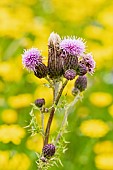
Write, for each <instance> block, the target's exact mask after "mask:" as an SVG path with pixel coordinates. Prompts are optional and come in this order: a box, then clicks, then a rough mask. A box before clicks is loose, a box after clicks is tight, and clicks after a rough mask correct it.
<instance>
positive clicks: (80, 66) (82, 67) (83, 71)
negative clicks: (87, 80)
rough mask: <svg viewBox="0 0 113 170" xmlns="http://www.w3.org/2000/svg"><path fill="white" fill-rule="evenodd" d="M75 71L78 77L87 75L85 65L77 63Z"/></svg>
mask: <svg viewBox="0 0 113 170" xmlns="http://www.w3.org/2000/svg"><path fill="white" fill-rule="evenodd" d="M76 71H77V74H78V75H79V76H83V75H85V74H86V73H87V67H86V65H85V64H82V63H79V64H78V67H77V70H76Z"/></svg>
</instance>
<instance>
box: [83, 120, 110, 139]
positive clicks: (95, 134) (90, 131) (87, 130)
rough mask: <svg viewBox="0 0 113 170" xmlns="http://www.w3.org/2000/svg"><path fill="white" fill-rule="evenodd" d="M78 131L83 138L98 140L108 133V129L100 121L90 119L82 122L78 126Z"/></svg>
mask: <svg viewBox="0 0 113 170" xmlns="http://www.w3.org/2000/svg"><path fill="white" fill-rule="evenodd" d="M80 131H81V132H82V133H83V134H84V135H85V136H88V137H91V138H99V137H103V136H105V135H106V134H107V133H108V131H109V127H108V125H107V124H106V123H105V122H104V121H102V120H98V119H91V120H86V121H83V122H82V124H81V125H80Z"/></svg>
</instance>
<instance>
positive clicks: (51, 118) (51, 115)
mask: <svg viewBox="0 0 113 170" xmlns="http://www.w3.org/2000/svg"><path fill="white" fill-rule="evenodd" d="M67 83H68V80H66V81H65V82H64V83H63V85H62V87H61V89H60V91H59V93H58V96H57V97H56V99H55V102H54V104H55V105H57V104H58V102H59V99H60V97H61V95H62V92H63V90H64V88H65V86H66V84H67ZM53 94H54V93H53ZM53 98H55V96H53ZM54 114H55V107H54V106H53V107H52V109H51V112H50V116H49V119H48V123H47V126H46V131H45V140H44V145H46V144H48V140H49V133H50V128H51V123H52V120H53V117H54Z"/></svg>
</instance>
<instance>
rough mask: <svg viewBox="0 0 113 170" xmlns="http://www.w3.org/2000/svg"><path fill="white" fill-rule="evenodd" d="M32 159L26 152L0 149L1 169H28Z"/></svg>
mask: <svg viewBox="0 0 113 170" xmlns="http://www.w3.org/2000/svg"><path fill="white" fill-rule="evenodd" d="M30 164H31V161H30V159H29V157H28V156H27V155H26V154H24V153H13V152H11V151H0V170H28V169H29V167H30Z"/></svg>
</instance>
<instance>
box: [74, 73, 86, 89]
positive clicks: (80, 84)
mask: <svg viewBox="0 0 113 170" xmlns="http://www.w3.org/2000/svg"><path fill="white" fill-rule="evenodd" d="M86 87H87V77H86V76H79V77H78V78H77V79H76V81H75V84H74V88H75V89H76V88H77V89H78V90H79V91H80V92H82V91H84V90H85V89H86Z"/></svg>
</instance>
